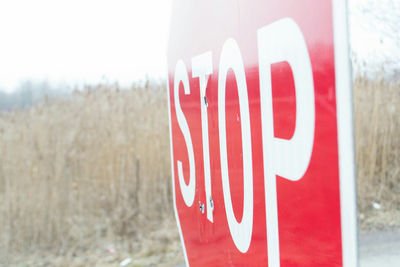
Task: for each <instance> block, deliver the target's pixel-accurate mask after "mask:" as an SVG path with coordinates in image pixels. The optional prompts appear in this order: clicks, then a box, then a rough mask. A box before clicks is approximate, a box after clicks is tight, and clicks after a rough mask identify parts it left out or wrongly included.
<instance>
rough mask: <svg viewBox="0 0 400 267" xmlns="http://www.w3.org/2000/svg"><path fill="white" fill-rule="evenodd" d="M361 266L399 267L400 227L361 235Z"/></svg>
mask: <svg viewBox="0 0 400 267" xmlns="http://www.w3.org/2000/svg"><path fill="white" fill-rule="evenodd" d="M359 243H360V245H359V251H360V263H361V264H360V267H399V266H400V229H399V230H398V231H386V232H376V233H371V234H363V235H360V238H359Z"/></svg>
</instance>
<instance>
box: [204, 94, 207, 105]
mask: <svg viewBox="0 0 400 267" xmlns="http://www.w3.org/2000/svg"><path fill="white" fill-rule="evenodd" d="M204 104H205V105H206V107H208V102H207V97H206V96H204Z"/></svg>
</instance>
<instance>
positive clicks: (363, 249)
mask: <svg viewBox="0 0 400 267" xmlns="http://www.w3.org/2000/svg"><path fill="white" fill-rule="evenodd" d="M359 253H360V267H400V229H399V230H397V231H384V232H376V233H369V234H361V235H360V238H359ZM176 267H185V265H184V264H181V265H178V266H176Z"/></svg>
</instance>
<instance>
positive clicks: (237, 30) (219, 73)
mask: <svg viewBox="0 0 400 267" xmlns="http://www.w3.org/2000/svg"><path fill="white" fill-rule="evenodd" d="M346 19H347V17H346V6H345V1H344V0H337V1H336V0H335V1H328V0H327V1H320V0H304V1H294V0H262V1H261V0H254V1H245V0H238V1H231V0H218V1H210V0H203V1H195V0H175V1H174V5H173V11H172V22H171V31H170V41H169V48H168V73H169V75H168V85H169V86H168V87H169V89H168V92H169V103H170V105H169V111H170V130H171V132H170V136H171V157H172V177H173V179H172V184H173V188H174V204H175V215H176V219H177V222H178V227H179V230H180V234H181V240H182V245H183V249H184V254H185V258H186V263H187V265H190V266H267V265H268V266H348V267H350V266H356V265H357V255H356V254H357V244H356V204H355V185H354V152H353V139H352V131H353V130H352V127H353V126H352V108H351V87H350V71H349V65H348V51H347V49H348V43H347V28H346V27H347V25H346Z"/></svg>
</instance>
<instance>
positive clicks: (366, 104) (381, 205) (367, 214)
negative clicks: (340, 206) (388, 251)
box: [354, 77, 400, 227]
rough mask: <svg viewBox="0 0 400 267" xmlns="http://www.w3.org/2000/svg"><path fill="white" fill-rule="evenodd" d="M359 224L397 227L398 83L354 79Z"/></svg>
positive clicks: (399, 176) (399, 177)
mask: <svg viewBox="0 0 400 267" xmlns="http://www.w3.org/2000/svg"><path fill="white" fill-rule="evenodd" d="M354 106H355V130H356V135H355V136H356V138H355V139H356V140H355V141H356V158H357V170H358V171H357V186H358V206H359V211H360V222H361V226H362V227H376V226H378V227H385V226H400V216H399V213H400V82H393V81H386V80H383V79H381V80H369V79H366V78H361V77H358V78H356V79H355V82H354Z"/></svg>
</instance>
